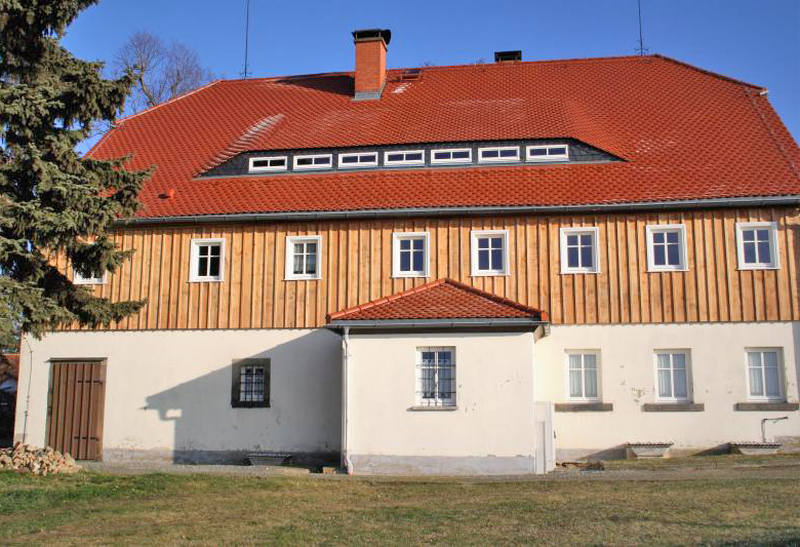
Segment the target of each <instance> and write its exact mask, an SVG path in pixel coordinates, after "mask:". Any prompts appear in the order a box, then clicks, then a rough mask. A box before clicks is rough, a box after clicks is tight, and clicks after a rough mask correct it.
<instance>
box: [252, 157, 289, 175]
mask: <svg viewBox="0 0 800 547" xmlns="http://www.w3.org/2000/svg"><path fill="white" fill-rule="evenodd" d="M286 165H287V162H286V156H273V157H271V158H250V167H249V169H248V170H249V171H250V172H251V173H258V172H261V171H285V170H286Z"/></svg>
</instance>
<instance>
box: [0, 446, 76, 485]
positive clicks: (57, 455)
mask: <svg viewBox="0 0 800 547" xmlns="http://www.w3.org/2000/svg"><path fill="white" fill-rule="evenodd" d="M0 469H12V470H14V471H19V472H30V473H33V474H34V475H39V476H41V477H44V476H46V475H53V474H56V473H76V472H78V471H80V470H81V469H82V468H81V466H80V465H78V464H77V463H75V460H74V459H72V456H70V455H69V454H62V453H61V452H59V451H58V450H53V449H52V448H50V447H49V446H48V447H45V448H35V447H33V446H31V445H29V444H22V443H16V444H15V445H14V447H13V448H4V449H2V450H0Z"/></svg>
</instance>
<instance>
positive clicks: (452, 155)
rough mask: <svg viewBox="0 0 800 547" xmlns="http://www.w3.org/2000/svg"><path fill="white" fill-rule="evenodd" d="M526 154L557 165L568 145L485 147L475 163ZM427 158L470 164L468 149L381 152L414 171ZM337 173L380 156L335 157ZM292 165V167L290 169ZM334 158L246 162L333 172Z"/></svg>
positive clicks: (259, 169) (390, 163) (261, 167)
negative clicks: (412, 168)
mask: <svg viewBox="0 0 800 547" xmlns="http://www.w3.org/2000/svg"><path fill="white" fill-rule="evenodd" d="M521 153H524V154H525V161H526V162H557V161H568V160H569V145H567V144H544V145H539V144H536V145H529V146H523V147H520V146H487V147H480V148H478V150H477V161H478V163H516V162H520V161H522V160H521ZM426 154H427V155H429V156H428V157H429V159H430V163H431V164H432V165H456V164H468V163H473V158H472V149H471V148H441V149H433V150H430V151H426V150H389V151H386V152H383V166H384V167H413V166H421V165H425V158H426ZM335 156H336V167H337V168H338V169H360V168H365V167H378V166H379V165H378V157H379V152H377V151H375V152H370V151H363V152H341V153H338V154H335ZM290 164H291V165H290ZM333 168H334V154H333V153H331V154H305V155H303V154H298V155H295V156H294V157H293V158H291V161H290V158H289V156H277V155H276V156H255V157H251V158H250V159H249V163H248V172H250V173H265V172H276V171H288V170H290V169H291V170H292V171H309V170H314V169H333Z"/></svg>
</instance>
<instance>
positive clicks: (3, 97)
mask: <svg viewBox="0 0 800 547" xmlns="http://www.w3.org/2000/svg"><path fill="white" fill-rule="evenodd" d="M96 2H97V0H0V345H4V344H9V343H12V340H13V336H14V332H15V331H18V330H21V331H22V332H25V333H30V334H31V335H33V336H36V337H39V336H41V335H42V334H43V333H44V332H45V331H47V330H48V329H52V328H55V327H57V326H59V325H64V324H67V323H71V322H74V321H78V322H79V323H80V324H81V325H88V326H91V327H95V326H99V325H107V324H109V323H111V322H112V321H117V320H120V319H122V318H124V317H126V316H127V315H130V314H132V313H135V312H136V311H138V310H139V309H140V308H141V307H142V305H143V304H144V303H143V302H118V303H112V302H110V301H109V300H108V299H105V298H98V297H95V296H93V295H92V294H91V293H90V292H89V291H88V290H86V289H85V288H84V287H83V286H76V285H73V284H72V283H71V282H70V281H69V279H68V278H67V277H66V276H65V275H64V273H63V272H59V271H58V269H57V268H56V267H55V266H54V265H53V264H52V262H51V260H50V258H51V257H53V256H54V255H55V254H56V253H58V254H60V255H62V256H66V257H67V258H68V259H69V261H70V262H71V264H72V266H73V267H74V269H75V270H76V271H78V272H80V273H81V275H83V276H86V277H90V276H92V274H93V272H103V271H106V270H107V271H109V272H114V271H115V270H116V269H117V268H118V267H119V266H120V265H121V264H122V263H123V261H124V260H126V259H127V258H128V257H129V253H128V252H120V251H119V250H117V249H116V247H115V245H114V243H113V241H112V240H111V238H110V237H109V229H110V228H111V225H112V224H113V223H114V222H115V221H117V220H119V219H123V218H126V217H130V216H131V215H132V214H133V213H134V212H135V211H136V208H137V206H138V200H137V194H138V193H139V190H140V189H141V186H142V184H143V182H144V180H145V179H146V178H147V173H146V172H129V171H126V170H125V169H124V168H123V164H124V161H125V159H124V158H121V159H118V160H115V161H100V160H96V159H90V158H85V157H81V156H80V154H78V153H77V152H76V150H75V147H76V145H77V144H78V143H79V142H81V141H82V140H83V139H85V138H87V137H88V136H90V135H91V134H92V133H93V131H94V130H95V129H96V127H97V126H98V125H99V124H101V123H104V122H105V123H113V121H114V119H115V117H116V116H117V115H118V114H119V113H120V112H121V111H122V108H123V105H124V101H125V98H126V97H127V96H128V93H129V91H130V87H131V85H132V83H133V78H132V76H131V74H130V73H128V74H126V75H124V76H123V77H122V78H120V79H117V80H107V79H104V78H103V77H102V75H101V71H102V68H103V63H100V62H86V61H82V60H80V59H77V58H75V57H74V56H73V55H72V54H71V53H70V52H69V51H67V50H66V49H65V48H63V47H62V46H61V45H60V44H59V40H60V39H61V37H62V36H63V34H64V31H65V29H66V28H67V26H68V25H69V24H70V23H71V22H72V21H73V20H74V19H75V17H77V15H78V14H79V13H80V12H81V11H82V10H83V9H85V8H87V7H89V6H91V5H92V4H95V3H96Z"/></svg>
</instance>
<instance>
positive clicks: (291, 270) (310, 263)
mask: <svg viewBox="0 0 800 547" xmlns="http://www.w3.org/2000/svg"><path fill="white" fill-rule="evenodd" d="M321 240H322V238H321V236H289V237H287V238H286V279H319V277H320V274H319V252H320V242H321Z"/></svg>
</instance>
